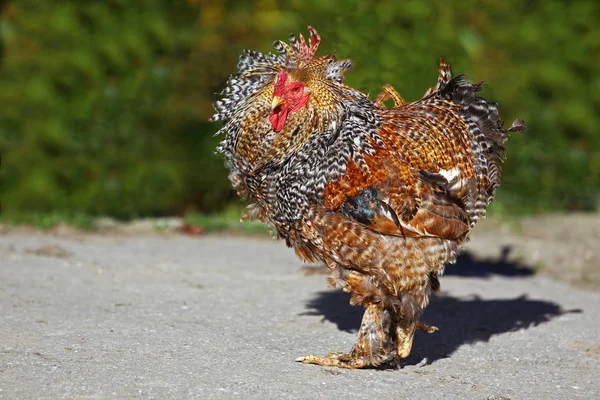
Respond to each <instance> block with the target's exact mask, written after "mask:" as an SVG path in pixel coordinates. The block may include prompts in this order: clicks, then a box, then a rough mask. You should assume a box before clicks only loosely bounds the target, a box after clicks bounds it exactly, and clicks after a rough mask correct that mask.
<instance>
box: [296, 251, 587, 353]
mask: <svg viewBox="0 0 600 400" xmlns="http://www.w3.org/2000/svg"><path fill="white" fill-rule="evenodd" d="M453 269H458V271H456V272H455V273H453V274H451V275H458V276H478V277H485V276H488V275H492V274H495V273H498V272H500V273H501V274H502V275H505V276H514V277H520V276H526V275H530V273H529V272H528V271H533V270H532V269H528V268H525V267H524V266H523V265H514V264H511V263H509V262H507V261H504V260H503V261H500V262H490V261H475V259H474V258H473V257H471V256H470V255H466V256H465V255H463V256H461V257H460V258H459V261H458V263H457V265H456V266H454V267H453ZM511 270H512V271H511ZM531 273H533V272H531ZM442 284H443V282H442ZM349 301H350V294H348V293H344V292H342V291H339V290H336V291H323V292H319V293H317V295H316V297H315V298H314V299H312V300H310V301H309V302H308V303H307V305H306V308H307V309H308V310H307V311H306V312H304V313H302V315H320V316H322V317H323V320H326V321H330V322H332V323H334V324H336V325H337V327H338V329H340V330H342V331H345V332H354V333H355V332H357V331H358V327H359V326H360V323H361V320H362V314H363V311H364V309H363V307H352V306H351V305H350V304H349ZM570 312H581V311H580V310H568V311H567V310H563V309H562V307H561V306H560V305H558V304H556V303H553V302H550V301H545V300H534V299H530V298H528V297H527V295H525V294H524V295H521V296H518V297H516V298H508V299H492V300H488V299H482V298H480V297H478V296H470V297H454V296H451V295H449V294H444V293H441V294H439V293H438V294H436V295H434V296H432V297H431V302H430V305H429V306H428V307H427V309H426V310H425V313H424V314H423V317H422V320H423V321H424V322H426V323H428V324H432V325H436V326H438V327H439V328H440V332H437V333H434V334H426V333H423V332H417V334H416V337H415V342H414V345H413V350H412V353H411V355H410V356H409V357H408V358H407V359H405V360H404V361H403V364H405V365H414V364H417V363H419V361H421V360H422V359H423V358H427V359H428V361H429V362H434V361H436V360H439V359H442V358H446V357H449V356H450V355H451V354H452V353H454V352H455V351H456V350H457V349H458V348H459V347H460V346H462V345H464V344H471V343H476V342H487V341H488V340H489V339H490V338H491V337H492V336H494V335H498V334H502V333H506V332H512V331H516V330H519V329H523V328H525V329H526V328H529V327H532V326H536V325H539V324H543V323H546V322H548V321H550V320H552V319H553V318H556V317H558V316H560V315H562V314H565V313H570Z"/></svg>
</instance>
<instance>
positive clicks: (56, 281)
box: [0, 232, 600, 400]
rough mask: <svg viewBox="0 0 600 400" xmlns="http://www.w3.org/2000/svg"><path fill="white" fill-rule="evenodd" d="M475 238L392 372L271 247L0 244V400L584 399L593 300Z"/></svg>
mask: <svg viewBox="0 0 600 400" xmlns="http://www.w3.org/2000/svg"><path fill="white" fill-rule="evenodd" d="M500 245H501V240H498V239H497V238H496V239H495V240H494V239H493V238H490V237H488V236H486V235H482V236H481V237H480V238H478V236H477V234H475V235H474V238H473V241H472V242H471V243H470V244H469V247H468V252H467V253H465V254H464V255H463V256H461V258H460V259H459V263H458V265H455V266H450V267H449V268H448V271H447V274H446V275H445V276H444V277H442V280H441V283H442V293H441V294H440V295H438V296H436V297H435V298H434V299H433V301H432V303H431V305H430V306H429V308H428V309H427V311H426V313H425V315H424V317H423V320H424V321H425V322H428V323H431V324H434V325H437V326H438V327H439V328H440V331H439V332H437V333H435V334H432V335H427V334H425V333H421V332H419V333H417V337H416V339H415V345H414V347H413V352H412V354H411V356H410V357H409V358H408V359H406V360H405V361H404V362H403V364H402V367H401V368H399V369H387V370H357V371H354V370H341V369H334V368H324V367H319V366H314V365H304V364H300V363H295V362H294V361H293V360H294V359H295V358H296V357H298V356H302V355H305V354H307V353H315V354H325V353H327V352H331V351H348V350H349V349H350V348H351V346H352V344H353V343H354V339H355V334H356V329H357V327H358V326H359V323H360V319H361V314H362V309H361V308H354V307H351V306H350V305H349V304H348V295H346V294H344V293H342V292H340V291H335V290H330V289H327V287H326V281H325V275H323V274H322V273H321V270H320V269H318V268H312V269H311V268H306V267H303V266H302V264H301V263H300V262H299V261H298V260H297V259H296V258H295V256H294V254H293V253H292V251H291V250H289V249H286V248H285V246H284V244H283V243H281V242H274V241H271V240H268V239H261V238H259V239H256V238H255V239H252V238H240V237H215V236H204V237H200V238H191V237H186V236H181V235H172V234H171V235H165V236H161V235H156V234H155V235H142V236H129V237H128V236H107V235H88V234H85V235H74V236H73V235H67V236H60V235H58V236H57V235H51V234H42V233H18V232H17V233H10V234H5V235H3V236H0V398H6V399H37V398H49V399H58V398H76V399H80V398H156V399H166V398H176V399H180V398H273V399H288V398H289V399H292V398H293V399H305V398H306V399H308V398H310V399H337V398H351V399H363V398H364V399H497V400H499V399H513V400H515V399H544V400H546V399H597V398H600V383H599V382H600V334H599V331H600V329H599V328H600V322H599V321H600V307H599V306H600V292H598V291H591V290H587V289H580V288H576V287H573V286H569V285H568V284H567V283H561V282H559V281H554V280H551V279H549V278H547V277H540V276H539V275H536V274H534V273H533V272H534V270H533V267H535V266H532V265H526V264H523V263H516V262H513V261H509V259H508V258H507V257H506V254H505V253H506V252H505V251H504V249H503V248H501V246H500Z"/></svg>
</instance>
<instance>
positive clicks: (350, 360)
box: [296, 353, 369, 369]
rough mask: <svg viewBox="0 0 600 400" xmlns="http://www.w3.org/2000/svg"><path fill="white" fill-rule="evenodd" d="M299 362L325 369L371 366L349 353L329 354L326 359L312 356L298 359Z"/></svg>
mask: <svg viewBox="0 0 600 400" xmlns="http://www.w3.org/2000/svg"><path fill="white" fill-rule="evenodd" d="M296 361H297V362H302V363H304V364H317V365H322V366H324V367H339V368H349V369H356V368H365V367H368V366H369V364H368V363H367V362H366V360H365V359H364V358H362V357H356V356H352V355H351V354H348V353H329V354H327V355H326V356H324V357H321V356H314V355H312V354H310V355H307V356H304V357H299V358H297V359H296Z"/></svg>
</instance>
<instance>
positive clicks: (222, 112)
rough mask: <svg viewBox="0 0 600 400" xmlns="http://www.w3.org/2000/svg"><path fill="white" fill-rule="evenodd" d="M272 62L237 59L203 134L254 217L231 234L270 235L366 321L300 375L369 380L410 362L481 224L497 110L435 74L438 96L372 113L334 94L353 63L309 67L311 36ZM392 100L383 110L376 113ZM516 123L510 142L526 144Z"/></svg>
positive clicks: (489, 191) (321, 61)
mask: <svg viewBox="0 0 600 400" xmlns="http://www.w3.org/2000/svg"><path fill="white" fill-rule="evenodd" d="M308 30H309V32H310V36H309V38H308V41H305V39H304V37H303V36H302V35H299V38H296V37H295V36H294V35H291V36H290V42H289V43H285V42H283V41H276V42H275V43H274V47H275V49H276V50H277V52H278V54H267V55H264V54H262V53H259V52H255V51H246V52H245V54H244V55H242V56H241V57H240V61H239V64H238V72H237V73H235V74H233V75H231V77H230V78H229V80H228V81H227V84H226V87H225V89H224V91H223V92H222V98H221V99H220V100H218V101H216V102H215V105H214V107H215V110H216V113H215V115H214V116H213V117H212V118H211V120H212V121H217V120H221V121H224V124H223V127H222V128H221V129H220V130H219V132H218V133H220V134H224V135H225V137H224V140H223V141H222V142H221V143H220V145H219V147H218V149H217V150H218V152H221V153H223V154H224V155H225V158H226V163H227V166H228V168H229V170H230V175H229V177H230V180H231V182H232V185H233V187H234V189H235V190H236V191H237V192H238V194H239V195H240V196H242V197H244V198H250V199H251V200H252V201H253V202H254V203H253V204H251V205H250V206H248V209H247V210H246V212H245V213H244V215H243V216H242V220H246V219H249V218H255V219H258V220H260V221H263V222H265V223H267V224H268V225H270V226H271V227H272V228H273V229H274V231H275V232H276V234H277V236H278V237H279V238H282V239H284V240H285V241H286V244H287V245H288V246H289V247H292V248H293V249H294V250H295V252H296V254H297V255H298V256H299V257H300V258H301V259H302V260H304V261H308V262H323V263H325V264H326V265H327V266H328V267H329V269H330V270H331V271H332V276H331V277H330V278H329V282H330V284H331V286H333V287H335V286H336V285H340V286H341V287H342V288H343V290H344V291H346V292H350V293H351V294H352V295H351V299H350V302H351V304H352V305H359V304H363V305H364V307H365V313H364V316H363V319H362V323H361V326H360V329H359V332H358V338H357V342H356V344H355V345H354V346H353V348H352V349H351V351H350V352H349V353H330V354H327V355H325V356H316V355H307V356H305V357H301V358H299V359H297V361H302V362H304V363H308V364H319V365H324V366H337V367H343V368H364V367H378V366H383V365H389V364H391V363H397V362H398V360H399V359H402V358H405V357H407V356H408V355H409V353H410V351H411V347H412V343H413V337H414V334H415V331H416V330H423V331H426V332H429V333H431V332H434V331H436V330H437V328H436V327H434V326H430V325H427V324H425V323H424V322H422V321H420V316H421V314H422V312H423V309H424V308H425V307H426V306H427V304H428V300H429V296H430V295H431V292H432V291H439V288H440V283H439V280H438V277H439V276H440V275H441V274H442V273H443V271H444V266H445V265H446V264H447V263H453V262H455V260H456V251H457V249H458V248H459V247H460V245H461V244H462V243H464V242H465V241H466V240H467V238H468V236H469V234H470V232H471V230H472V228H473V226H474V225H475V223H476V222H477V220H479V219H480V218H482V217H484V216H485V213H486V206H487V205H488V204H489V203H490V202H491V201H492V200H493V198H494V192H495V191H496V189H497V187H498V185H499V183H500V178H501V169H500V165H501V163H502V162H503V160H504V143H505V141H506V139H507V136H508V133H507V131H506V130H505V129H503V123H502V121H501V120H500V119H499V118H498V108H497V105H496V104H495V103H491V102H488V101H486V100H485V99H484V98H482V97H480V96H478V95H477V94H476V92H478V91H479V90H480V89H481V83H478V84H471V83H469V82H467V81H465V80H464V79H463V77H462V76H457V77H455V78H452V76H451V72H450V67H449V66H448V64H446V63H445V62H444V61H443V60H441V61H440V70H439V76H438V79H437V83H436V84H435V86H433V87H432V88H430V89H428V90H427V92H426V93H425V95H424V96H423V98H421V99H420V100H418V101H415V102H412V103H411V102H406V101H404V99H403V98H402V97H401V96H400V95H399V94H398V93H397V92H396V90H394V89H393V88H392V87H391V86H387V85H386V86H384V88H383V91H382V93H381V94H380V95H379V96H377V98H376V99H374V101H372V100H370V99H369V97H368V95H365V94H364V93H362V92H360V91H358V90H356V89H353V88H351V87H349V86H347V85H346V84H344V74H345V73H346V72H347V71H348V70H350V69H351V68H352V61H350V60H337V59H336V57H335V56H333V55H326V56H319V57H317V56H315V52H316V51H317V48H318V47H319V44H320V42H321V38H320V37H319V35H318V34H317V32H316V31H315V29H313V28H312V27H308ZM388 100H392V101H393V103H394V105H393V106H391V107H388V106H386V105H385V104H384V102H386V101H388ZM524 127H525V125H524V122H523V121H521V120H516V121H515V122H514V123H513V125H512V127H511V128H510V129H508V131H523V130H524Z"/></svg>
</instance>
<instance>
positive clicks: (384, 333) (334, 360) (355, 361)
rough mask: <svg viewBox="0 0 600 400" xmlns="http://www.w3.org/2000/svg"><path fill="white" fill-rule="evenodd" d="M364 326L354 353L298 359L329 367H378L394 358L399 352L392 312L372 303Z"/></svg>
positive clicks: (368, 308) (366, 312)
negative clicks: (395, 351)
mask: <svg viewBox="0 0 600 400" xmlns="http://www.w3.org/2000/svg"><path fill="white" fill-rule="evenodd" d="M366 307H367V309H366V311H365V315H364V316H363V320H362V323H361V326H360V331H359V333H358V339H357V341H356V344H355V345H354V347H353V348H352V351H351V352H350V353H329V354H327V355H326V356H323V357H321V356H314V355H307V356H305V357H300V358H297V359H296V361H300V362H303V363H305V364H318V365H323V366H328V367H340V368H365V367H377V366H379V365H381V364H383V363H385V362H388V361H391V360H393V359H394V358H395V357H396V355H395V354H394V348H395V347H396V346H395V345H396V343H395V340H394V339H395V338H394V335H393V334H391V331H392V319H391V316H390V313H389V311H387V310H384V309H382V308H381V307H380V306H379V305H378V304H368V305H366Z"/></svg>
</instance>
